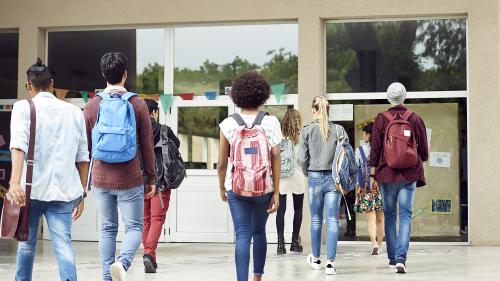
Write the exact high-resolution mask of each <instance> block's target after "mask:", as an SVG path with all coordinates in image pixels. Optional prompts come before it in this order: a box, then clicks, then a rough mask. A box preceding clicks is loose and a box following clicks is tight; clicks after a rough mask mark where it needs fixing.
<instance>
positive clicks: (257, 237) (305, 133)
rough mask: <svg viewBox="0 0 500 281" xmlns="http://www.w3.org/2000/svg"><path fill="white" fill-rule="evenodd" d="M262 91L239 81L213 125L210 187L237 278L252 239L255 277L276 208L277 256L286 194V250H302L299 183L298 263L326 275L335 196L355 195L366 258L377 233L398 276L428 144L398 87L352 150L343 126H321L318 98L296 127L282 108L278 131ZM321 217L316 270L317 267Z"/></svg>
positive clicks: (264, 86)
mask: <svg viewBox="0 0 500 281" xmlns="http://www.w3.org/2000/svg"><path fill="white" fill-rule="evenodd" d="M270 92H271V90H270V86H269V84H268V82H267V81H266V80H265V79H264V77H263V76H261V75H260V74H258V73H256V72H249V73H245V74H243V75H241V76H240V77H238V78H237V79H236V80H235V81H234V84H233V88H232V90H231V99H232V100H233V102H234V103H235V104H236V106H237V107H239V108H240V109H241V113H238V114H234V115H232V116H230V117H228V118H226V119H225V120H223V121H222V122H221V123H220V125H219V126H220V129H221V133H220V147H219V163H218V166H217V167H218V175H219V183H220V184H219V187H220V195H221V198H222V200H223V201H224V202H229V207H230V211H231V216H232V219H233V224H234V229H235V233H236V249H235V261H236V275H237V280H238V281H244V280H245V281H246V280H248V276H249V262H250V246H251V242H252V240H253V267H254V268H253V274H254V277H253V280H254V281H260V280H262V275H263V274H264V265H265V261H266V251H267V240H266V232H265V229H266V222H267V219H268V217H269V214H272V213H274V212H276V211H277V212H278V213H277V216H276V227H277V232H278V248H277V254H278V255H282V254H285V253H286V249H285V240H284V214H285V210H286V196H287V194H291V195H292V196H293V204H294V218H293V233H292V241H291V242H292V243H291V246H290V251H292V252H299V253H300V252H302V251H303V247H302V245H301V243H300V236H299V233H300V225H301V222H302V205H303V200H304V191H305V182H306V179H305V178H304V177H306V178H307V191H308V200H309V208H310V213H311V229H310V231H311V234H310V235H311V249H312V253H311V254H309V255H308V256H307V263H308V264H309V265H310V266H311V268H312V269H314V270H319V269H323V268H324V269H325V273H326V274H327V275H333V274H336V268H335V260H336V254H337V242H338V237H339V209H340V204H341V201H342V198H343V197H344V200H345V194H347V193H349V192H352V191H354V190H355V189H356V191H355V192H356V202H355V204H354V208H353V209H354V210H355V211H356V212H358V213H366V214H367V219H368V231H369V236H370V240H371V241H372V243H373V249H372V255H378V254H380V253H381V251H382V249H381V248H382V241H383V239H384V230H385V236H386V245H387V256H388V259H389V267H390V268H391V269H392V270H394V271H395V272H396V273H406V272H407V269H406V260H407V252H408V248H409V243H410V235H411V216H412V208H413V200H414V196H415V191H416V188H417V187H421V186H424V185H425V177H424V170H423V164H422V163H423V161H427V159H428V145H427V136H426V129H425V124H424V122H423V120H422V118H421V117H420V116H419V115H418V114H416V113H414V112H412V111H410V110H408V109H407V108H406V107H405V106H404V101H405V99H406V89H405V87H404V86H403V85H402V84H401V83H398V82H395V83H392V84H391V85H390V86H389V87H388V90H387V98H388V101H389V102H390V104H391V105H392V107H391V108H390V109H388V111H386V112H382V113H380V114H378V115H377V117H376V118H375V121H374V122H372V123H369V124H368V125H366V126H364V128H363V136H364V143H363V144H362V145H360V146H359V147H358V148H357V149H356V151H355V152H354V151H353V149H352V147H351V146H350V144H349V138H348V135H347V133H346V131H345V129H344V128H343V127H342V126H341V125H338V124H335V123H334V122H332V121H330V118H329V112H330V111H329V103H328V100H327V99H326V98H325V97H323V96H317V97H315V98H314V99H313V101H312V106H311V110H312V115H313V120H312V121H311V122H310V123H308V124H307V125H305V126H303V127H302V124H301V118H300V114H299V112H298V111H296V110H294V109H289V110H288V111H287V113H286V114H285V116H284V118H283V121H282V124H281V127H280V122H279V121H278V119H277V118H276V117H275V116H269V115H267V113H265V112H261V111H259V108H261V106H262V105H264V104H265V103H266V101H267V99H268V98H269V96H270ZM228 155H229V158H228ZM346 204H347V203H346ZM346 210H347V213H348V214H347V215H348V216H349V217H350V214H349V211H348V208H346ZM398 210H399V232H397V231H396V229H397V227H396V222H397V217H398V213H397V212H398ZM384 214H385V216H384ZM324 221H325V224H326V237H325V240H326V262H325V263H324V264H325V265H323V262H322V261H321V244H322V243H321V242H322V226H323V222H324ZM384 222H385V225H384Z"/></svg>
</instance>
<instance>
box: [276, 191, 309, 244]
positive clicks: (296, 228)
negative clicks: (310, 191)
mask: <svg viewBox="0 0 500 281" xmlns="http://www.w3.org/2000/svg"><path fill="white" fill-rule="evenodd" d="M292 196H293V210H294V215H293V238H298V237H299V233H300V225H301V224H302V206H303V205H304V194H292ZM285 212H286V194H285V195H280V205H279V207H278V213H277V214H276V229H277V231H278V237H283V233H284V232H285Z"/></svg>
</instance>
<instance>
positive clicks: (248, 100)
mask: <svg viewBox="0 0 500 281" xmlns="http://www.w3.org/2000/svg"><path fill="white" fill-rule="evenodd" d="M270 93H271V86H269V83H267V81H266V79H265V78H264V76H262V75H260V74H259V73H257V72H256V71H250V72H247V73H244V74H242V75H240V76H239V77H238V78H236V80H235V81H234V83H233V87H232V88H231V99H232V100H233V102H234V104H236V106H237V107H239V108H258V107H260V106H262V105H263V104H264V103H266V101H267V99H269V96H270Z"/></svg>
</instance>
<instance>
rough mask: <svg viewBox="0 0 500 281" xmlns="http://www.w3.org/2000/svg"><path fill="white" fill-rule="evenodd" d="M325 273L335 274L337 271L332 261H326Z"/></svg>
mask: <svg viewBox="0 0 500 281" xmlns="http://www.w3.org/2000/svg"><path fill="white" fill-rule="evenodd" d="M325 274H326V275H335V274H337V271H336V270H335V265H334V264H333V262H328V263H327V264H326V267H325Z"/></svg>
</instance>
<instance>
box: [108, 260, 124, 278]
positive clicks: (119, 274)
mask: <svg viewBox="0 0 500 281" xmlns="http://www.w3.org/2000/svg"><path fill="white" fill-rule="evenodd" d="M109 271H110V272H111V279H112V280H113V281H125V280H126V279H127V272H126V271H125V268H123V264H122V263H121V262H119V261H117V262H115V263H113V264H112V265H111V266H110V267H109Z"/></svg>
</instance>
